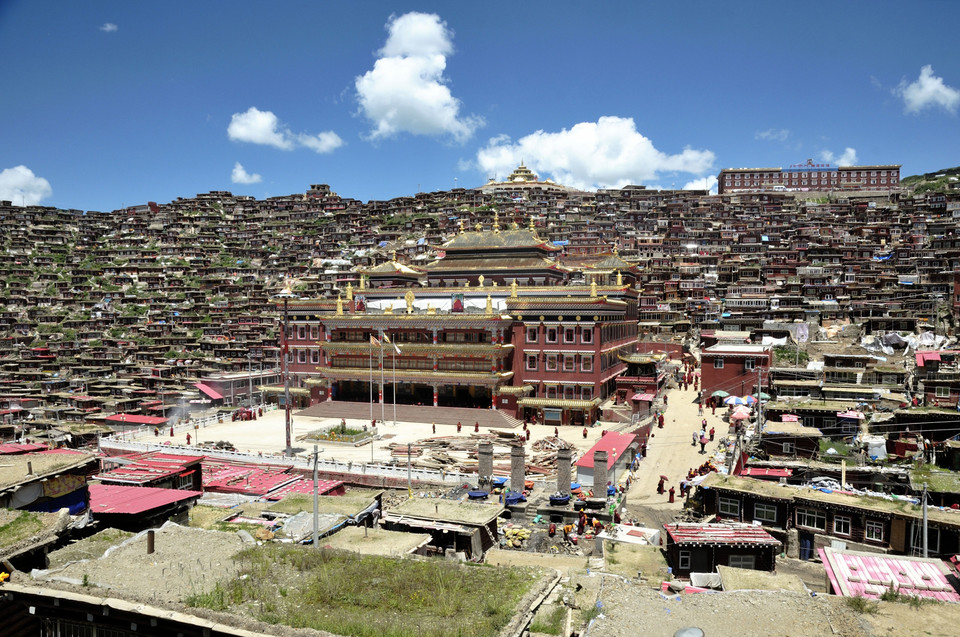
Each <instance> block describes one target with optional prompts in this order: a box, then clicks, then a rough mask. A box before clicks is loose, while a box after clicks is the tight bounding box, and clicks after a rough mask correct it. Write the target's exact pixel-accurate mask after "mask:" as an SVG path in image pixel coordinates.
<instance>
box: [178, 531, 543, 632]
mask: <svg viewBox="0 0 960 637" xmlns="http://www.w3.org/2000/svg"><path fill="white" fill-rule="evenodd" d="M236 560H237V561H238V562H239V564H240V570H239V573H238V576H237V577H236V578H234V579H233V580H232V581H230V582H227V583H223V584H218V585H217V586H215V587H214V588H213V590H211V591H206V592H201V593H198V594H195V595H192V596H190V597H189V598H188V599H187V600H186V603H187V605H188V606H195V607H202V608H209V609H212V610H220V611H223V610H229V611H232V612H236V611H240V612H244V613H246V614H249V615H251V616H253V617H255V618H256V619H259V620H260V621H265V622H268V623H271V624H278V625H285V626H292V627H295V628H312V629H315V630H325V631H329V632H332V633H336V634H340V635H355V636H357V637H403V636H406V635H420V636H426V637H429V636H434V635H436V636H440V635H458V636H463V637H474V636H476V637H480V636H486V635H495V634H497V632H498V631H499V630H500V629H501V628H502V627H503V626H505V625H506V624H507V623H508V622H509V621H510V619H511V617H512V616H513V614H514V610H515V607H516V605H517V603H518V602H519V601H520V599H521V598H522V597H523V595H525V594H526V593H527V592H528V591H529V589H530V588H531V586H532V585H533V583H534V582H536V581H537V578H535V577H534V578H532V577H531V573H530V571H528V570H525V569H501V568H493V567H489V566H477V565H471V564H461V563H458V562H447V561H443V560H422V559H394V558H385V557H376V556H361V555H357V554H354V553H347V552H341V551H333V550H328V549H321V550H316V549H310V548H306V547H299V546H285V545H269V546H263V547H257V548H251V549H247V550H245V551H242V552H240V553H239V554H238V555H237V557H236Z"/></svg>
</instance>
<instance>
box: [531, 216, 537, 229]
mask: <svg viewBox="0 0 960 637" xmlns="http://www.w3.org/2000/svg"><path fill="white" fill-rule="evenodd" d="M530 231H531V232H536V231H537V228H536V226H534V225H533V217H532V216H531V217H530Z"/></svg>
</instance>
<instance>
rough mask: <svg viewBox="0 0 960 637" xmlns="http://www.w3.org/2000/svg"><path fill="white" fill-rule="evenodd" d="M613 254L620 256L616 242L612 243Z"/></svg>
mask: <svg viewBox="0 0 960 637" xmlns="http://www.w3.org/2000/svg"><path fill="white" fill-rule="evenodd" d="M613 256H615V257H618V256H620V246H619V245H617V244H616V243H614V244H613Z"/></svg>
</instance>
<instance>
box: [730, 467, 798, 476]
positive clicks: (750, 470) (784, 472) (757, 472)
mask: <svg viewBox="0 0 960 637" xmlns="http://www.w3.org/2000/svg"><path fill="white" fill-rule="evenodd" d="M740 475H741V476H768V477H771V478H789V477H790V476H792V475H793V469H764V468H763V467H747V468H746V469H744V470H743V471H741V472H740Z"/></svg>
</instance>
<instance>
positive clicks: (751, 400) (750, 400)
mask: <svg viewBox="0 0 960 637" xmlns="http://www.w3.org/2000/svg"><path fill="white" fill-rule="evenodd" d="M743 402H745V403H746V404H748V405H752V404H754V403H755V402H757V399H756V398H754V397H753V396H743Z"/></svg>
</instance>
